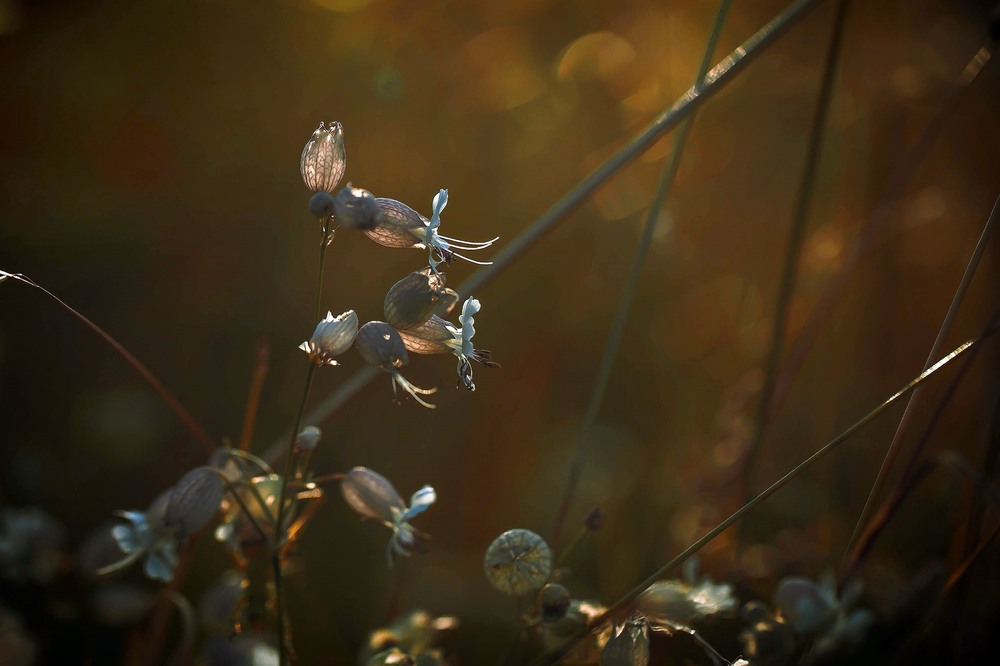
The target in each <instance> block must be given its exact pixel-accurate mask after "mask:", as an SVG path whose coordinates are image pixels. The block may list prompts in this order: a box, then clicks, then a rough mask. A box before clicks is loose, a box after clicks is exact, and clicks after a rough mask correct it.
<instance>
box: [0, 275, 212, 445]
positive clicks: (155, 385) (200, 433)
mask: <svg viewBox="0 0 1000 666" xmlns="http://www.w3.org/2000/svg"><path fill="white" fill-rule="evenodd" d="M7 278H10V279H11V280H16V281H17V282H21V283H23V284H26V285H28V286H29V287H34V288H35V289H37V290H39V291H40V292H42V293H43V294H45V295H46V296H48V297H49V298H51V299H52V300H54V301H55V302H56V303H58V304H59V306H60V307H62V309H64V310H66V312H68V313H70V314H71V315H73V316H74V317H76V318H77V319H79V320H80V321H81V322H83V323H84V324H85V325H86V326H87V328H89V329H90V330H92V331H93V332H94V333H97V335H99V336H100V337H101V338H102V339H103V340H104V341H105V342H107V343H108V344H109V345H111V347H112V348H113V349H114V350H115V351H116V352H118V354H119V355H120V356H121V357H122V358H124V359H125V361H126V362H127V363H128V364H129V365H131V366H132V367H133V368H135V370H136V372H138V373H139V375H140V376H141V377H142V378H143V379H145V380H146V383H147V384H149V385H150V387H152V389H153V391H155V392H156V394H157V395H159V396H160V399H161V400H163V402H165V403H166V404H167V407H169V408H170V410H171V411H172V412H173V413H174V414H175V415H176V416H177V418H178V419H180V421H181V423H183V424H184V425H185V426H186V427H187V429H188V430H189V431H190V432H191V435H192V436H193V437H194V438H195V439H196V440H197V441H198V443H199V444H201V447H202V448H203V449H205V452H206V453H208V454H211V453H212V452H213V451H215V448H216V445H215V442H213V441H212V438H211V437H209V436H208V433H206V432H205V430H204V428H202V427H201V425H199V424H198V422H197V421H196V420H195V418H194V417H193V416H191V413H190V412H189V411H188V410H187V408H186V407H184V405H182V404H181V401H180V400H178V399H177V396H175V395H174V394H173V393H171V392H170V391H169V390H168V389H167V387H166V386H164V385H163V382H161V381H160V380H159V379H157V378H156V375H154V374H153V373H152V371H151V370H150V369H149V368H147V367H146V366H145V365H143V364H142V362H141V361H140V360H139V359H138V358H136V357H135V356H133V355H132V352H130V351H129V350H127V349H125V347H123V346H122V344H121V343H120V342H118V341H117V340H115V339H114V338H113V337H111V334H110V333H108V332H107V331H105V330H104V329H103V328H101V327H100V326H98V325H97V324H95V323H94V322H92V321H91V320H90V319H87V317H85V316H84V315H83V314H81V313H80V312H78V311H77V310H74V309H73V308H72V307H70V306H69V304H68V303H66V301H64V300H62V299H61V298H59V297H58V296H56V295H55V294H53V293H52V292H51V291H49V290H48V289H46V288H45V287H43V286H41V285H40V284H38V283H36V282H35V281H34V280H32V279H31V278H29V277H28V276H26V275H22V274H20V273H8V272H7V271H4V270H0V282H2V281H3V280H5V279H7Z"/></svg>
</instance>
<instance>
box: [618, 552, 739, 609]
mask: <svg viewBox="0 0 1000 666" xmlns="http://www.w3.org/2000/svg"><path fill="white" fill-rule="evenodd" d="M636 606H637V607H638V609H639V610H640V611H641V612H642V613H643V614H644V615H646V617H648V618H649V620H650V622H652V623H653V624H654V625H655V624H656V623H657V622H663V623H665V624H669V623H678V624H687V623H689V622H693V621H696V620H700V619H702V618H704V617H707V616H710V615H720V614H728V613H733V612H735V611H736V609H737V608H738V607H739V600H738V599H736V597H734V596H733V586H732V585H729V584H726V583H716V582H715V581H713V580H712V579H711V578H709V577H708V576H704V577H700V578H699V576H698V560H697V559H696V558H691V559H690V560H688V561H687V562H686V563H685V564H684V581H679V580H661V581H657V582H655V583H653V584H652V585H650V586H649V587H648V588H646V591H645V592H643V593H642V595H640V596H639V599H638V600H637V602H636Z"/></svg>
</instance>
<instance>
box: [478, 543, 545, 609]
mask: <svg viewBox="0 0 1000 666" xmlns="http://www.w3.org/2000/svg"><path fill="white" fill-rule="evenodd" d="M483 568H484V570H485V571H486V577H487V578H488V579H489V581H490V583H492V584H493V587H495V588H497V589H498V590H500V591H501V592H503V593H505V594H511V595H515V596H520V595H522V594H527V593H529V592H532V591H534V590H537V589H538V588H539V587H541V586H542V585H544V584H545V582H546V581H547V580H548V579H549V577H550V576H551V575H552V551H551V549H549V544H547V543H545V539H543V538H542V537H540V536H538V535H537V534H535V533H534V532H532V531H530V530H523V529H515V530H507V531H506V532H504V533H503V534H501V535H500V536H498V537H497V538H496V539H494V540H493V543H491V544H490V547H489V548H487V549H486V557H485V558H484V560H483Z"/></svg>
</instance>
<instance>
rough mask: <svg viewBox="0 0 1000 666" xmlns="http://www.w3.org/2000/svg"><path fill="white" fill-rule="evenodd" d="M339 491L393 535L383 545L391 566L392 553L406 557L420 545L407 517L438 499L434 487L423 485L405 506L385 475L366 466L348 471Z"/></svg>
mask: <svg viewBox="0 0 1000 666" xmlns="http://www.w3.org/2000/svg"><path fill="white" fill-rule="evenodd" d="M340 491H341V493H342V494H343V495H344V500H345V501H346V502H347V504H348V506H350V507H351V508H352V509H354V511H356V512H357V513H358V514H360V515H361V516H362V517H364V518H371V519H373V520H377V521H379V522H381V523H382V524H383V525H385V526H386V527H388V528H389V529H390V530H392V537H391V538H390V539H389V544H388V545H387V546H386V560H387V561H388V563H389V566H392V556H393V554H396V555H402V556H403V557H409V556H410V555H412V554H413V553H414V552H416V550H417V549H418V547H419V542H418V539H417V537H418V532H417V531H416V530H415V529H414V528H413V526H412V525H410V523H409V521H410V520H412V519H413V518H415V517H416V516H418V515H420V514H421V513H423V512H424V511H426V510H427V508H428V507H429V506H430V505H431V504H433V503H434V502H435V501H437V493H436V492H435V491H434V489H433V488H432V487H430V486H424V487H423V488H421V489H420V490H418V491H417V492H415V493H413V496H412V497H411V498H410V506H409V507H407V506H406V504H405V503H404V502H403V498H402V497H400V495H399V493H398V492H396V489H395V488H394V487H393V485H392V484H391V483H390V482H389V480H388V479H387V478H385V477H384V476H382V475H381V474H378V473H377V472H373V471H372V470H370V469H368V468H366V467H355V468H354V469H352V470H351V471H350V472H348V473H347V474H346V475H345V476H344V478H343V480H342V481H341V482H340Z"/></svg>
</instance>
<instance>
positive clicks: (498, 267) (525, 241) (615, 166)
mask: <svg viewBox="0 0 1000 666" xmlns="http://www.w3.org/2000/svg"><path fill="white" fill-rule="evenodd" d="M822 2H823V0H796V1H795V2H792V3H791V4H789V5H788V7H786V8H785V10H784V11H782V12H781V13H780V14H778V15H777V16H775V17H774V18H773V19H772V20H771V21H769V22H768V23H767V25H765V26H764V27H762V28H761V29H760V30H758V31H757V32H756V33H754V34H753V35H752V36H751V37H750V38H749V39H747V40H746V41H745V42H743V43H742V44H741V45H740V46H738V47H737V48H736V49H735V50H734V51H733V52H732V53H730V54H729V55H728V56H726V57H725V58H723V59H722V61H720V62H719V63H718V64H716V65H715V67H713V68H712V69H711V70H710V71H709V73H708V77H707V78H706V80H705V84H704V86H702V87H701V88H695V87H691V88H689V89H688V90H687V92H685V93H684V94H683V95H681V97H680V98H679V99H678V100H677V101H676V102H675V103H674V104H673V106H671V107H670V108H669V109H667V110H666V111H664V112H663V113H662V114H660V115H659V116H657V118H656V119H655V120H653V122H652V123H650V125H649V126H648V127H647V128H646V129H645V130H643V131H642V132H641V133H640V134H638V135H637V136H635V137H634V138H633V139H632V140H630V141H629V142H628V143H627V144H625V145H624V146H622V148H621V149H619V150H618V152H617V153H615V154H614V155H612V156H611V157H609V158H608V159H607V160H606V161H605V162H604V163H603V164H601V166H599V167H598V168H597V169H595V170H594V171H593V172H592V173H591V174H590V175H589V176H587V177H586V178H584V179H583V180H582V181H580V182H579V183H578V184H577V185H576V186H575V187H573V188H572V189H571V190H570V191H569V192H567V193H566V194H565V195H563V197H562V198H561V199H559V201H557V202H556V203H555V204H553V206H552V207H551V208H549V209H548V210H547V211H545V212H544V213H543V214H542V215H541V217H539V218H538V219H536V220H535V221H534V222H532V223H531V224H530V225H528V227H526V228H525V229H524V231H522V232H521V233H520V234H518V235H517V237H516V238H514V240H512V241H511V242H510V243H508V244H507V245H505V246H504V248H503V249H502V250H500V252H498V253H497V254H496V256H494V257H493V264H492V265H490V266H483V267H482V268H479V269H478V270H476V272H475V273H473V274H472V275H470V276H469V278H468V279H467V280H466V281H465V282H463V283H462V284H460V285H459V286H458V287H457V288H456V291H458V292H460V293H469V292H472V291H476V290H478V289H479V288H480V287H482V286H485V285H486V284H488V283H489V282H491V281H492V280H493V278H495V277H496V276H497V275H499V274H500V273H501V272H502V271H503V270H504V269H506V268H507V266H509V265H510V264H511V263H513V262H514V261H515V260H516V259H518V258H519V257H520V256H521V255H522V254H524V253H525V252H526V251H528V250H529V249H530V248H531V247H532V246H533V245H534V244H535V243H536V242H537V241H538V240H539V239H540V238H542V236H544V235H545V234H546V233H548V232H549V231H551V230H552V229H553V228H554V227H555V226H556V224H558V223H559V222H561V221H563V220H564V219H566V217H568V216H569V214H570V213H572V212H573V211H574V210H576V208H577V207H579V206H580V205H581V204H583V202H584V201H586V200H587V199H588V198H589V197H590V196H591V195H592V194H593V193H594V192H595V191H596V190H597V189H598V188H599V187H601V186H602V185H603V184H604V183H606V182H607V181H608V180H610V179H611V177H612V176H614V175H615V174H616V173H618V171H620V170H621V169H622V168H623V167H625V166H626V165H627V164H628V163H629V162H631V161H632V160H633V159H635V158H636V157H638V156H639V155H641V154H642V153H643V152H645V151H646V150H647V149H649V148H650V147H651V146H652V145H653V144H654V143H656V141H657V140H659V139H660V138H661V137H662V136H663V135H664V134H665V133H667V132H669V131H670V130H672V129H673V128H675V127H676V126H677V125H679V124H680V123H681V122H682V121H683V120H684V119H686V118H688V117H689V116H691V114H693V113H694V112H695V111H696V110H697V109H699V108H701V106H702V105H703V104H705V103H706V102H708V100H710V99H712V98H713V97H714V96H715V95H717V94H718V93H719V92H720V91H721V90H722V89H723V88H724V87H725V86H726V85H727V84H729V83H731V82H732V81H733V80H734V79H735V78H736V77H737V76H739V75H740V74H741V73H742V72H743V71H744V70H745V69H746V68H747V67H748V66H749V65H750V63H752V62H753V61H754V60H756V59H757V58H758V57H760V56H761V54H763V53H764V52H765V51H767V49H768V48H769V47H770V46H772V45H773V44H774V43H775V42H776V41H777V40H778V38H779V37H781V36H782V35H784V34H785V33H786V32H788V31H789V30H790V29H791V28H792V27H793V26H794V25H795V24H796V23H798V22H799V21H800V20H802V19H803V18H805V17H806V16H807V15H808V14H809V12H811V11H812V10H814V9H816V7H818V6H819V5H820V4H821V3H822ZM377 374H378V370H377V369H375V368H372V367H367V366H366V367H365V368H362V369H361V370H359V371H357V372H355V373H354V374H353V375H352V376H351V378H350V379H348V380H347V381H346V382H344V383H343V384H341V385H340V386H339V387H338V388H337V389H336V390H335V391H334V392H333V393H331V394H330V395H328V396H327V397H326V398H325V399H324V400H323V401H322V402H320V403H319V404H318V405H317V406H316V407H314V408H313V409H312V411H310V412H309V414H308V421H309V422H310V423H320V422H322V421H323V420H324V419H326V418H327V417H328V416H330V414H332V413H333V412H334V411H336V410H337V409H339V408H340V407H341V406H342V405H343V404H344V403H346V402H347V401H348V400H350V399H351V398H352V397H354V395H356V394H357V393H358V391H360V390H361V388H363V387H364V386H365V385H366V384H367V383H368V382H369V381H371V380H372V379H374V378H375V376H376V375H377ZM283 443H284V440H283V439H282V440H279V441H278V442H276V443H275V445H274V447H273V449H274V450H275V451H279V450H280V447H281V445H282V444H283ZM269 453H270V451H269ZM265 457H266V458H268V459H271V456H270V455H268V456H265Z"/></svg>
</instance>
